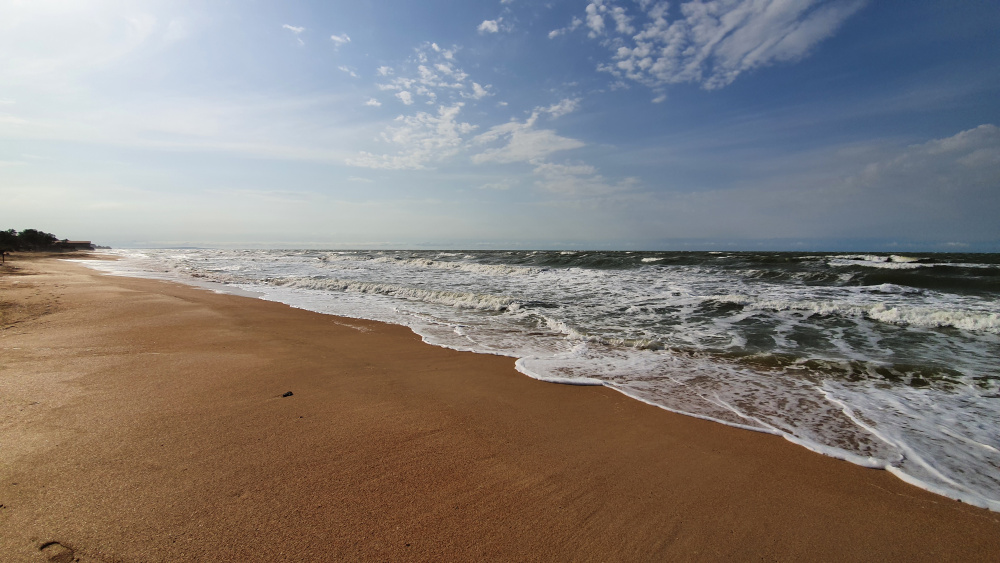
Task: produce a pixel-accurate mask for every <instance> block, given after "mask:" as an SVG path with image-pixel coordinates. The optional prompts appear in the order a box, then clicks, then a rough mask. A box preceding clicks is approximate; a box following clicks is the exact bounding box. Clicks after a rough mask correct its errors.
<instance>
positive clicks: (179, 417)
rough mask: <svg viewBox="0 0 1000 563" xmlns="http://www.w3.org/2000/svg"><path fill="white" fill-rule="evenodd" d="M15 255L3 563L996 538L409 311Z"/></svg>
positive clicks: (881, 544) (867, 480)
mask: <svg viewBox="0 0 1000 563" xmlns="http://www.w3.org/2000/svg"><path fill="white" fill-rule="evenodd" d="M2 272H3V273H2V277H0V290H2V295H0V301H2V302H3V303H2V305H3V323H2V326H0V342H2V344H0V348H2V358H3V359H2V364H0V389H2V393H0V554H2V557H0V559H3V560H10V561H45V560H56V561H72V560H79V561H203V560H260V561H303V560H315V561H330V560H380V561H383V560H389V561H395V560H438V561H441V560H459V561H469V560H504V561H553V560H557V561H558V560H573V561H585V560H594V561H649V560H734V559H735V560H749V559H754V560H758V559H761V560H765V559H766V560H781V561H789V560H837V561H841V560H875V559H882V560H894V561H903V560H906V561H915V560H928V561H931V560H933V561H941V560H963V561H969V560H982V561H990V560H994V561H995V560H997V559H1000V514H998V513H996V512H991V511H988V510H985V509H980V508H975V507H971V506H968V505H966V504H963V503H960V502H957V501H954V500H950V499H948V498H945V497H942V496H938V495H935V494H932V493H929V492H927V491H924V490H922V489H919V488H916V487H913V486H910V485H908V484H906V483H904V482H903V481H902V480H900V479H898V478H896V477H895V476H893V475H892V474H890V473H888V472H886V471H880V470H874V469H866V468H863V467H859V466H857V465H853V464H850V463H847V462H845V461H841V460H836V459H833V458H830V457H825V456H822V455H819V454H817V453H814V452H811V451H808V450H806V449H805V448H802V447H800V446H797V445H795V444H793V443H791V442H789V441H787V440H784V439H783V438H781V437H779V436H774V435H769V434H764V433H759V432H752V431H748V430H743V429H739V428H732V427H728V426H725V425H722V424H718V423H714V422H710V421H705V420H699V419H696V418H692V417H687V416H682V415H678V414H675V413H671V412H668V411H666V410H664V409H660V408H657V407H654V406H651V405H647V404H644V403H642V402H640V401H636V400H634V399H631V398H629V397H627V396H625V395H623V394H621V393H617V392H615V391H614V390H611V389H609V388H606V387H600V386H571V385H558V384H553V383H548V382H543V381H537V380H534V379H531V378H529V377H526V376H525V375H522V374H521V373H518V372H517V371H516V370H515V368H514V362H513V360H512V359H511V358H509V357H503V356H491V355H482V354H474V353H470V352H461V351H456V350H449V349H445V348H440V347H434V346H430V345H428V344H425V343H423V342H422V341H421V339H420V337H419V336H417V335H416V334H414V333H413V332H412V331H410V330H409V329H408V328H406V327H402V326H396V325H390V324H384V323H378V322H372V321H364V320H358V319H349V318H342V317H335V316H331V315H324V314H320V313H315V312H310V311H305V310H301V309H294V308H291V307H289V306H287V305H284V304H281V303H275V302H269V301H264V300H260V299H254V298H251V297H243V296H234V295H223V294H218V293H213V292H211V291H207V290H204V289H199V288H195V287H190V286H185V285H182V284H178V283H172V282H165V281H156V280H148V279H136V278H127V277H115V276H107V275H102V274H100V273H98V272H95V271H92V270H88V269H87V268H85V267H83V266H80V265H78V264H72V263H67V262H64V261H60V260H58V259H56V258H55V257H44V258H35V259H31V258H29V257H25V256H23V255H22V256H14V257H12V258H11V259H9V260H8V262H7V266H6V267H5V268H4V269H3V270H2ZM289 392H291V394H290V395H288V396H283V395H286V394H288V393H289Z"/></svg>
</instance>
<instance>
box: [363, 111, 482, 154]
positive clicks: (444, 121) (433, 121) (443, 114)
mask: <svg viewBox="0 0 1000 563" xmlns="http://www.w3.org/2000/svg"><path fill="white" fill-rule="evenodd" d="M462 106H463V104H462V103H457V104H454V105H452V106H440V107H438V111H437V113H436V114H432V113H428V112H418V113H417V114H416V115H412V116H402V115H401V116H399V117H397V118H396V123H397V124H398V125H395V126H392V127H389V128H388V129H387V130H386V131H385V132H384V133H382V136H381V139H382V141H383V142H385V143H387V144H389V145H391V146H394V147H398V150H397V151H396V153H395V154H382V155H376V154H373V153H370V152H362V153H360V154H359V155H358V156H356V157H353V158H349V159H347V161H346V163H347V164H348V165H351V166H360V167H365V168H382V169H389V170H418V169H422V168H426V167H427V165H428V164H431V163H434V162H439V161H442V160H444V159H447V158H449V157H451V156H454V155H455V154H457V153H458V152H459V151H460V150H461V148H462V144H463V138H464V136H465V135H467V134H469V133H471V132H472V131H474V130H475V128H476V126H475V125H472V124H470V123H465V122H462V121H459V119H458V115H459V113H460V112H461V110H462Z"/></svg>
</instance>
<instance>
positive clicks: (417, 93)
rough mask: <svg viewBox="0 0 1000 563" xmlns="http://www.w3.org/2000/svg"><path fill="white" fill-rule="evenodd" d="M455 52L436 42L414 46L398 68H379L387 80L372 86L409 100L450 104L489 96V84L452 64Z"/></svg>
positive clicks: (490, 93) (381, 74)
mask: <svg viewBox="0 0 1000 563" xmlns="http://www.w3.org/2000/svg"><path fill="white" fill-rule="evenodd" d="M455 52H456V49H443V48H441V47H440V46H439V45H438V44H437V43H425V44H423V45H421V46H420V47H418V48H417V49H415V52H414V57H413V58H412V59H410V60H409V61H407V63H406V64H405V65H403V67H401V68H400V69H399V70H395V69H392V68H389V67H386V66H382V67H379V68H378V74H379V75H380V76H385V77H387V78H389V80H388V81H387V82H380V83H377V84H376V85H375V86H376V87H377V88H378V89H379V90H382V91H386V90H390V91H406V92H409V100H410V101H411V102H413V103H416V102H418V101H419V102H423V103H428V104H437V103H441V102H445V101H447V102H450V103H454V102H458V101H461V100H470V99H471V100H479V99H482V98H484V97H487V96H490V95H492V92H490V88H491V86H490V85H488V84H486V85H484V84H480V83H478V82H473V81H472V80H470V76H469V74H468V73H466V72H465V71H463V70H462V69H461V68H459V67H458V66H457V65H456V62H455Z"/></svg>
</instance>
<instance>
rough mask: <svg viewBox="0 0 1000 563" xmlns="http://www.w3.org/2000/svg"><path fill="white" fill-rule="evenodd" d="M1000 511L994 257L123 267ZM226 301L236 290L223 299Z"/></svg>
mask: <svg viewBox="0 0 1000 563" xmlns="http://www.w3.org/2000/svg"><path fill="white" fill-rule="evenodd" d="M115 253H116V254H117V255H118V256H119V258H120V260H118V261H114V262H111V261H108V262H90V261H88V262H87V264H88V265H91V266H93V267H98V268H100V269H103V270H105V271H109V272H112V273H118V274H125V275H135V276H144V277H159V278H166V279H173V280H179V281H185V282H188V283H195V284H201V285H205V284H210V285H214V286H215V287H220V288H224V290H233V291H244V292H245V291H249V292H254V293H257V294H259V295H260V296H261V297H263V298H264V299H269V300H274V301H280V302H283V303H287V304H289V305H292V306H295V307H300V308H304V309H309V310H313V311H318V312H322V313H329V314H334V315H341V316H347V317H355V318H363V319H372V320H378V321H384V322H390V323H395V324H400V325H405V326H408V327H410V328H411V329H412V330H414V331H415V332H416V333H418V334H420V335H421V336H422V337H423V339H424V340H425V341H427V342H429V343H431V344H435V345H438V346H444V347H448V348H454V349H458V350H469V351H475V352H481V353H490V354H501V355H506V356H511V357H514V358H517V360H516V367H517V369H518V370H520V371H521V372H523V373H525V374H526V375H529V376H531V377H535V378H538V379H542V380H548V381H553V382H559V383H571V384H584V385H605V386H608V387H611V388H613V389H616V390H618V391H620V392H622V393H625V394H627V395H629V396H631V397H634V398H636V399H638V400H641V401H645V402H647V403H650V404H653V405H657V406H659V407H662V408H665V409H668V410H671V411H675V412H679V413H684V414H688V415H692V416H697V417H700V418H706V419H709V420H714V421H718V422H721V423H723V424H729V425H733V426H739V427H744V428H749V429H753V430H758V431H763V432H769V433H773V434H778V435H781V436H784V437H785V438H787V439H789V440H791V441H793V442H795V443H797V444H801V445H802V446H805V447H807V448H809V449H811V450H814V451H817V452H821V453H824V454H827V455H831V456H834V457H838V458H841V459H846V460H848V461H851V462H854V463H857V464H860V465H864V466H869V467H879V468H884V469H887V470H889V471H892V472H893V473H894V474H896V475H898V476H899V477H900V478H902V479H904V480H906V481H908V482H910V483H913V484H915V485H917V486H920V487H923V488H926V489H928V490H931V491H935V492H937V493H940V494H943V495H946V496H949V497H951V498H955V499H959V500H962V501H964V502H968V503H970V504H974V505H977V506H981V507H986V508H989V509H991V510H1000V255H997V254H907V255H905V256H904V255H892V254H845V253H779V252H767V253H756V252H583V251H581V252H552V251H535V252H532V251H509V252H507V251H465V252H441V251H315V250H301V251H290V250H216V249H197V250H169V249H167V250H163V249H160V250H119V251H115ZM225 288H229V289H225Z"/></svg>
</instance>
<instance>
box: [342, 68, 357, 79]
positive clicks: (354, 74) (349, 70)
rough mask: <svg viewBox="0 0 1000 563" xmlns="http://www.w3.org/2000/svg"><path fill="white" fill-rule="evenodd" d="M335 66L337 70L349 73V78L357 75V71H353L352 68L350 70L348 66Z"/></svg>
mask: <svg viewBox="0 0 1000 563" xmlns="http://www.w3.org/2000/svg"><path fill="white" fill-rule="evenodd" d="M337 68H338V69H339V70H341V71H343V72H346V73H347V74H349V75H351V78H357V77H358V75H357V73H356V72H354V71H353V70H351V68H350V67H348V66H345V65H341V66H338V67H337Z"/></svg>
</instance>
